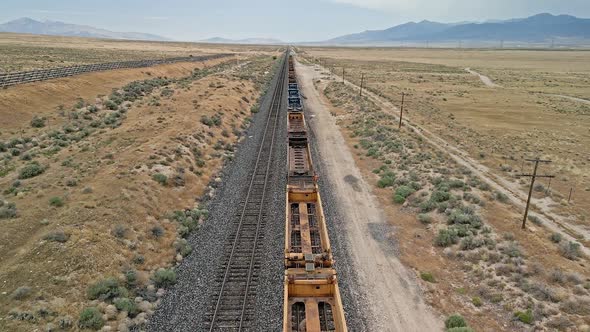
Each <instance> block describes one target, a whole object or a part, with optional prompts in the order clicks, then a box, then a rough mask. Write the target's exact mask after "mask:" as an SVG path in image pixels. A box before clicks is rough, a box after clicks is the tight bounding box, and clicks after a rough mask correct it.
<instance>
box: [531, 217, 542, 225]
mask: <svg viewBox="0 0 590 332" xmlns="http://www.w3.org/2000/svg"><path fill="white" fill-rule="evenodd" d="M528 219H529V221H530V222H532V223H533V224H535V225H537V226H541V225H542V224H543V222H542V221H541V218H539V217H537V216H534V215H529V216H528Z"/></svg>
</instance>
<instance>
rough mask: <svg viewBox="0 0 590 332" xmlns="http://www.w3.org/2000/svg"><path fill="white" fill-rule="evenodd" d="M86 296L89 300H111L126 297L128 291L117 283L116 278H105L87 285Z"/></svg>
mask: <svg viewBox="0 0 590 332" xmlns="http://www.w3.org/2000/svg"><path fill="white" fill-rule="evenodd" d="M87 294H88V298H89V299H91V300H97V299H98V300H102V301H106V300H112V299H114V298H117V297H127V295H128V291H127V289H126V288H125V287H123V286H121V285H120V284H119V281H118V280H117V279H116V278H113V277H111V278H107V279H103V280H100V281H97V282H96V283H94V284H92V285H90V287H88V291H87Z"/></svg>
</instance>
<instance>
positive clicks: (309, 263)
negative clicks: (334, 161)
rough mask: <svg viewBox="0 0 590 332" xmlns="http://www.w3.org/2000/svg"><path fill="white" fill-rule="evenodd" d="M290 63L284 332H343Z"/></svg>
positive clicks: (337, 295)
mask: <svg viewBox="0 0 590 332" xmlns="http://www.w3.org/2000/svg"><path fill="white" fill-rule="evenodd" d="M288 61H289V63H288V66H289V82H288V84H289V85H288V92H289V93H288V114H287V128H288V135H287V136H288V155H287V158H288V159H287V160H288V174H287V190H286V195H285V199H286V202H285V203H286V206H285V207H286V211H285V215H286V219H285V279H284V303H283V306H284V308H283V310H284V314H283V332H295V331H296V332H303V331H305V332H328V331H330V332H332V331H333V332H346V331H348V330H347V327H346V322H345V318H344V310H343V308H342V300H341V299H340V292H339V289H338V278H337V276H336V270H335V268H334V257H333V256H332V249H331V247H330V240H329V238H328V229H327V227H326V220H325V218H324V211H323V209H322V200H321V198H320V193H319V187H318V183H317V177H316V175H315V172H314V167H313V163H312V160H311V151H310V144H309V137H308V135H307V128H306V123H305V115H304V113H303V104H302V101H301V95H300V92H299V85H298V82H297V76H296V74H295V67H294V63H293V55H289V59H288Z"/></svg>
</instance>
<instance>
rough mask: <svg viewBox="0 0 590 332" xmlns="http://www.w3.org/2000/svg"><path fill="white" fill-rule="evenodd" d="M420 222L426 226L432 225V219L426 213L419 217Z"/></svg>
mask: <svg viewBox="0 0 590 332" xmlns="http://www.w3.org/2000/svg"><path fill="white" fill-rule="evenodd" d="M418 220H419V221H420V222H421V223H423V224H425V225H426V224H430V223H432V217H431V216H429V215H427V214H424V213H421V214H419V215H418Z"/></svg>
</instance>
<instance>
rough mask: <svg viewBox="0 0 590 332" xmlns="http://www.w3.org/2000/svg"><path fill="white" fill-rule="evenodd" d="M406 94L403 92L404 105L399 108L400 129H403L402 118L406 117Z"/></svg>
mask: <svg viewBox="0 0 590 332" xmlns="http://www.w3.org/2000/svg"><path fill="white" fill-rule="evenodd" d="M404 96H405V93H403V92H402V106H401V107H400V108H399V129H402V119H403V117H404Z"/></svg>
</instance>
